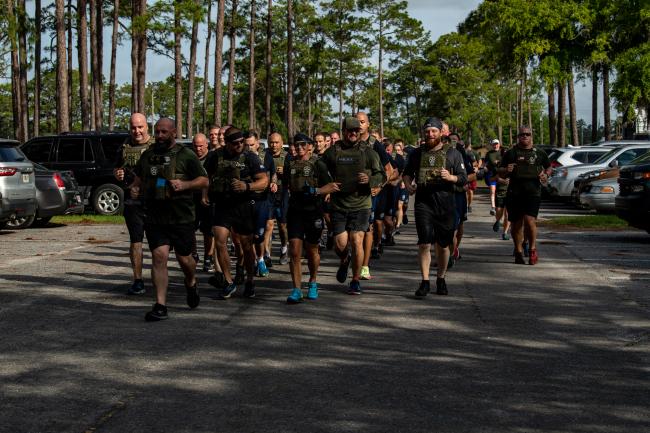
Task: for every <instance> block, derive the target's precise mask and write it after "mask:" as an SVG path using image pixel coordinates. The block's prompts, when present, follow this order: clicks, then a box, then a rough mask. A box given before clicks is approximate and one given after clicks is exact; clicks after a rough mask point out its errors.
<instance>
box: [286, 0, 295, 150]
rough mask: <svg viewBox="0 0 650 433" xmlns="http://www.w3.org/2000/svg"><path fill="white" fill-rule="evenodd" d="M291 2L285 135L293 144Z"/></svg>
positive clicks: (290, 5)
mask: <svg viewBox="0 0 650 433" xmlns="http://www.w3.org/2000/svg"><path fill="white" fill-rule="evenodd" d="M293 129H294V128H293V0H287V135H288V139H289V143H292V142H293V135H294V132H293Z"/></svg>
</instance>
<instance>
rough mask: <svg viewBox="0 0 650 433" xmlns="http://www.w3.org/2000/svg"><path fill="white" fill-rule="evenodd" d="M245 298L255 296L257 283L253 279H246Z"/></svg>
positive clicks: (243, 294)
mask: <svg viewBox="0 0 650 433" xmlns="http://www.w3.org/2000/svg"><path fill="white" fill-rule="evenodd" d="M242 296H243V297H244V298H249V299H250V298H254V297H255V284H253V282H252V281H246V284H245V285H244V293H242Z"/></svg>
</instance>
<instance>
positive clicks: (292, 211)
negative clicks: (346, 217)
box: [287, 207, 325, 244]
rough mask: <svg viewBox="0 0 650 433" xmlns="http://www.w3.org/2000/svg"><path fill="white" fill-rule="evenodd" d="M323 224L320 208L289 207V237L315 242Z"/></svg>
mask: <svg viewBox="0 0 650 433" xmlns="http://www.w3.org/2000/svg"><path fill="white" fill-rule="evenodd" d="M324 225H325V221H324V220H323V213H322V212H321V211H320V210H312V211H308V210H303V209H300V208H294V207H290V208H289V213H288V214H287V233H288V236H289V239H301V240H303V241H305V242H307V243H310V244H317V243H318V242H319V241H320V237H321V235H322V234H323V227H324Z"/></svg>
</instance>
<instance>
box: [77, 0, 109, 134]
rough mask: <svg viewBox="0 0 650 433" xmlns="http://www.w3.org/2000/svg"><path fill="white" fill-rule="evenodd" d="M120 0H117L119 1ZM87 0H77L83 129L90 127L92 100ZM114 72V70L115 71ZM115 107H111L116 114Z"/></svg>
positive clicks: (80, 100) (86, 129) (80, 98)
mask: <svg viewBox="0 0 650 433" xmlns="http://www.w3.org/2000/svg"><path fill="white" fill-rule="evenodd" d="M118 2H119V0H116V6H115V8H116V9H117V7H118V6H117V3H118ZM87 6H88V3H87V2H86V0H77V35H78V36H77V39H78V41H77V59H78V60H79V106H80V108H81V129H82V130H84V131H88V130H89V129H90V101H89V100H88V19H87V17H86V13H87V10H88V7H87ZM113 73H114V72H113ZM114 111H115V107H114V106H113V109H109V113H111V114H112V115H113V116H114V114H113V113H114Z"/></svg>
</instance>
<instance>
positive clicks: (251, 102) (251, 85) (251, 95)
mask: <svg viewBox="0 0 650 433" xmlns="http://www.w3.org/2000/svg"><path fill="white" fill-rule="evenodd" d="M248 45H249V48H248V51H249V63H250V64H249V71H248V128H249V129H255V128H256V126H257V125H256V124H255V0H252V1H251V23H250V40H249V43H248Z"/></svg>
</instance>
